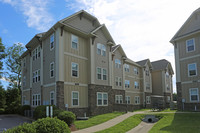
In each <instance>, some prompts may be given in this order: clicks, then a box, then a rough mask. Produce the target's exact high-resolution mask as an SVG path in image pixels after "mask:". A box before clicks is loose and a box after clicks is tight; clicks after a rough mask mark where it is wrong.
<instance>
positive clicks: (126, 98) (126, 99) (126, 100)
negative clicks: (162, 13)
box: [125, 96, 131, 104]
mask: <svg viewBox="0 0 200 133" xmlns="http://www.w3.org/2000/svg"><path fill="white" fill-rule="evenodd" d="M128 98H129V103H128ZM125 102H126V104H131V97H130V96H126V97H125Z"/></svg>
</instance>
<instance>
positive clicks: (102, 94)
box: [97, 92, 108, 106]
mask: <svg viewBox="0 0 200 133" xmlns="http://www.w3.org/2000/svg"><path fill="white" fill-rule="evenodd" d="M98 94H101V96H102V99H101V100H102V101H101V102H102V104H101V105H99V104H98ZM104 94H106V95H107V98H106V99H104ZM104 100H106V101H107V104H104ZM97 106H108V93H106V92H97Z"/></svg>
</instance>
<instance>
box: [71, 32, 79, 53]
mask: <svg viewBox="0 0 200 133" xmlns="http://www.w3.org/2000/svg"><path fill="white" fill-rule="evenodd" d="M73 37H76V38H77V48H73V47H72V42H74V41H73ZM78 40H79V38H78V36H76V35H74V34H71V48H72V49H74V50H78V49H79V41H78Z"/></svg>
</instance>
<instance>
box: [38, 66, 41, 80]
mask: <svg viewBox="0 0 200 133" xmlns="http://www.w3.org/2000/svg"><path fill="white" fill-rule="evenodd" d="M37 74H38V82H39V81H40V80H41V73H40V69H39V70H37ZM39 77H40V78H39Z"/></svg>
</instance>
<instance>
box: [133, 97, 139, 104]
mask: <svg viewBox="0 0 200 133" xmlns="http://www.w3.org/2000/svg"><path fill="white" fill-rule="evenodd" d="M134 103H135V104H140V96H135V97H134Z"/></svg>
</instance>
